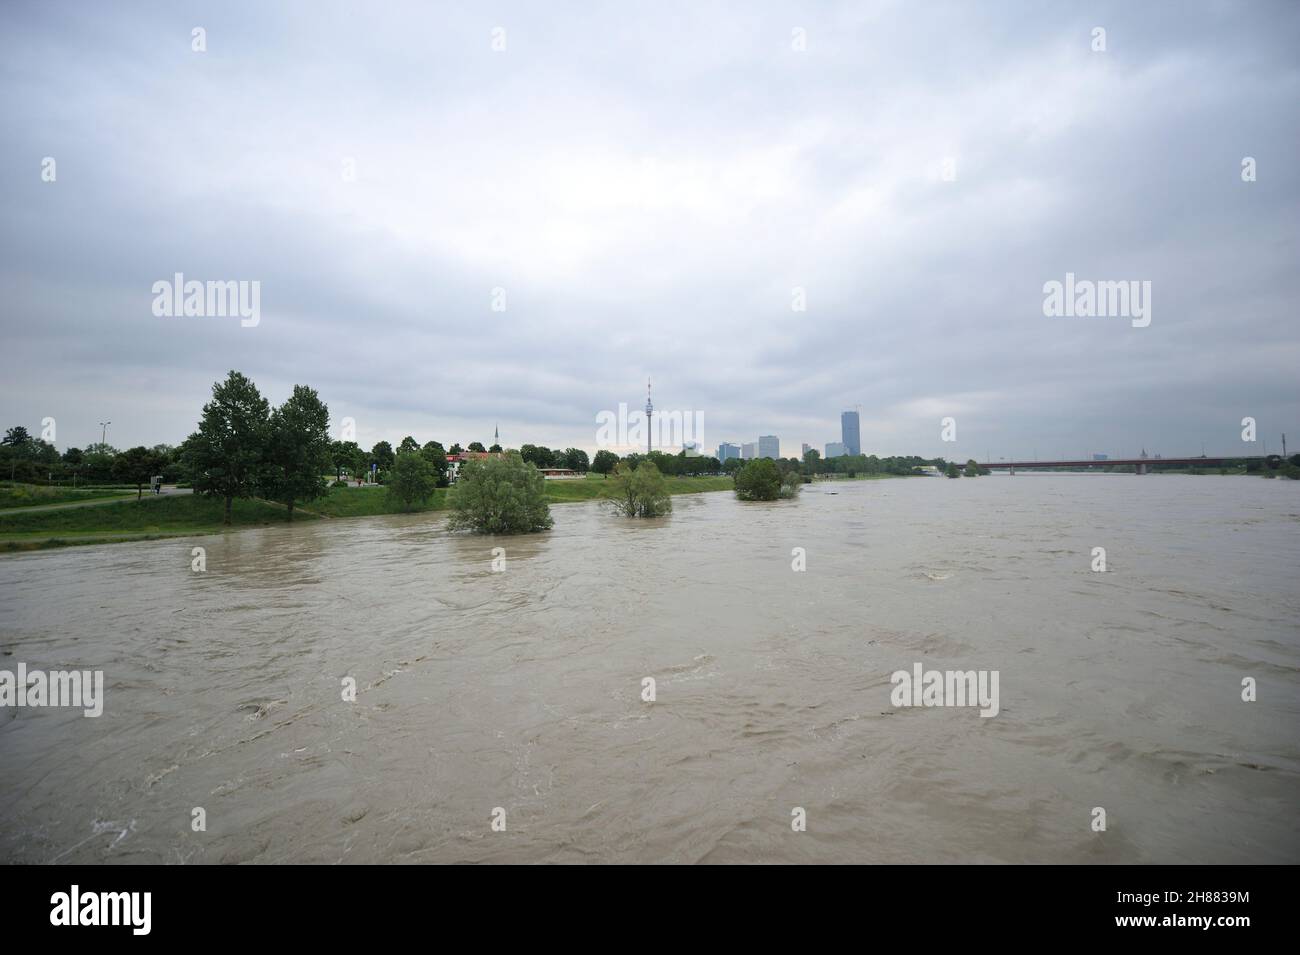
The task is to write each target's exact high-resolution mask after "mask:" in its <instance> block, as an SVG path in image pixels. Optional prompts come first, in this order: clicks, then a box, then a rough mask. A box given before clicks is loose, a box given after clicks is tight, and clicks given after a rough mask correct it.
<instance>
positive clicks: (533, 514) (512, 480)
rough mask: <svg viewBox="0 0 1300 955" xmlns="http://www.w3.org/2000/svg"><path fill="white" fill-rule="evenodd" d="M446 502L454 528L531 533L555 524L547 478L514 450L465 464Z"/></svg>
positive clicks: (451, 525) (496, 532)
mask: <svg viewBox="0 0 1300 955" xmlns="http://www.w3.org/2000/svg"><path fill="white" fill-rule="evenodd" d="M447 503H448V505H449V506H450V507H451V519H450V520H449V521H448V526H449V527H450V528H451V529H452V530H469V531H474V532H475V533H478V534H531V533H533V532H534V531H544V530H546V529H547V528H549V527H550V526H551V524H552V523H553V522H552V520H551V508H550V506H549V505H547V503H546V478H544V477H542V472H541V471H539V470H537V468H535V467H533V465H531V464H528V463H527V462H525V461H524V459H523V458H521V457H520V456H519V454H518V453H517V452H514V451H512V452H510V453H509V454H507V455H505V456H504V457H499V458H487V459H486V460H473V461H466V462H465V463H464V464H462V465H461V469H460V476H459V477H458V478H457V479H456V483H455V484H453V485H452V488H451V491H450V493H449V495H448V498H447Z"/></svg>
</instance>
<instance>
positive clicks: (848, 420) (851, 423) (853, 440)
mask: <svg viewBox="0 0 1300 955" xmlns="http://www.w3.org/2000/svg"><path fill="white" fill-rule="evenodd" d="M840 443H841V444H843V445H844V453H845V454H861V453H862V430H861V428H860V427H859V425H858V413H857V412H856V411H845V412H844V413H843V414H841V415H840Z"/></svg>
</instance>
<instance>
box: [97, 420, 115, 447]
mask: <svg viewBox="0 0 1300 955" xmlns="http://www.w3.org/2000/svg"><path fill="white" fill-rule="evenodd" d="M112 423H113V422H111V421H101V422H100V423H99V449H100V450H101V451H103V450H104V445H105V444H107V443H108V426H109V425H110V424H112Z"/></svg>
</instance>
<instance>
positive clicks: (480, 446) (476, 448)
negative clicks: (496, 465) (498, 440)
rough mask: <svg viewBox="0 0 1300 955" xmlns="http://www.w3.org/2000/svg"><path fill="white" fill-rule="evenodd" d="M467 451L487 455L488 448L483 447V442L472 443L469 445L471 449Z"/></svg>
mask: <svg viewBox="0 0 1300 955" xmlns="http://www.w3.org/2000/svg"><path fill="white" fill-rule="evenodd" d="M465 450H467V451H477V452H478V453H479V454H483V453H485V452H486V451H487V448H485V447H483V442H482V441H471V442H470V443H469V447H468V448H466V449H465Z"/></svg>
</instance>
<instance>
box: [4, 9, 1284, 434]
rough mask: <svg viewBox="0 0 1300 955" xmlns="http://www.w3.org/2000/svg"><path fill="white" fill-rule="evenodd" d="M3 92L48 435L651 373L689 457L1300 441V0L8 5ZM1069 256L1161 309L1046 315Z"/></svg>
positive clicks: (441, 404)
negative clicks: (856, 421)
mask: <svg viewBox="0 0 1300 955" xmlns="http://www.w3.org/2000/svg"><path fill="white" fill-rule="evenodd" d="M196 27H201V28H203V29H204V30H205V31H206V34H205V39H206V47H207V49H206V52H195V51H194V50H193V49H192V46H193V43H194V40H193V34H192V31H193V30H194V28H196ZM1095 27H1102V28H1104V29H1105V31H1106V32H1105V45H1106V49H1105V51H1104V52H1095V51H1094V49H1093V46H1094V45H1095V40H1094V35H1093V30H1094V28H1095ZM497 28H500V30H504V34H502V33H499V32H498V33H496V34H494V30H496V29H497ZM796 31H802V32H796ZM494 38H495V40H496V42H497V45H500V41H501V39H502V38H503V39H504V45H505V49H504V50H494V49H493V46H494ZM800 46H802V47H803V49H799V48H798V47H800ZM0 70H2V71H3V92H2V96H3V99H2V100H0V139H2V140H3V147H2V154H0V162H2V166H0V198H2V200H3V203H2V204H3V209H4V215H3V217H2V218H0V251H2V255H0V293H2V294H0V332H2V333H3V340H4V348H3V352H4V358H3V375H2V376H0V412H2V417H3V421H0V427H8V426H11V425H14V424H23V425H25V426H27V427H28V428H29V429H30V430H32V431H33V432H39V430H40V425H41V419H42V418H45V417H53V418H55V419H56V421H57V427H58V433H57V440H56V444H57V445H58V446H59V447H60V448H61V449H62V448H64V447H67V446H68V445H75V446H83V447H84V446H85V445H86V444H88V443H90V442H92V441H97V440H98V439H99V425H98V422H100V421H102V420H106V419H110V420H111V421H112V422H113V423H112V425H111V426H110V428H109V442H110V443H111V444H114V445H116V446H118V447H126V446H130V445H134V444H141V443H143V444H155V443H159V442H167V443H177V442H179V441H180V440H182V439H183V438H184V437H185V436H186V435H187V434H189V433H190V432H191V431H192V430H193V429H194V426H195V422H196V420H197V417H198V413H199V409H200V407H201V406H202V404H203V402H204V401H206V400H207V398H208V397H209V392H210V388H211V385H212V382H213V381H215V380H216V379H219V378H222V377H224V376H225V374H226V373H227V371H229V370H230V369H232V368H235V369H239V370H240V371H242V372H244V373H245V374H247V375H249V376H250V377H251V378H252V379H253V380H254V381H255V382H256V383H257V384H258V385H259V386H260V388H261V389H262V391H263V393H264V394H265V395H266V396H267V397H268V398H269V399H270V400H271V401H272V402H279V401H282V400H284V398H285V397H286V396H287V395H288V393H289V391H290V389H291V388H292V386H293V385H294V384H296V383H301V384H308V385H311V386H313V387H315V388H316V389H317V390H318V391H319V392H320V394H321V397H322V398H323V399H324V400H325V401H326V402H327V403H328V404H329V407H330V410H331V413H332V417H333V418H334V420H335V422H336V423H337V422H338V421H340V420H341V419H342V418H343V417H344V416H350V417H353V418H355V420H356V427H357V438H358V440H359V441H360V443H362V444H363V445H364V446H366V447H369V446H370V445H371V444H373V443H374V442H375V441H377V440H379V439H381V438H382V439H387V440H389V441H392V442H394V443H396V442H397V441H398V440H400V439H401V437H402V436H403V435H406V434H412V435H414V436H415V437H416V438H417V439H418V440H419V441H421V442H424V441H427V440H430V439H437V440H440V441H442V442H443V443H444V444H447V445H450V444H451V443H452V442H454V441H459V442H461V443H462V444H465V443H468V442H470V441H474V440H479V441H484V442H485V443H486V442H490V441H491V435H492V429H493V426H494V425H495V424H496V423H497V422H499V423H500V428H501V437H502V441H503V443H505V444H507V445H508V446H518V445H520V444H523V443H535V444H546V445H550V446H560V447H563V446H567V445H576V446H579V447H584V448H587V449H589V450H590V449H593V448H594V446H595V444H596V415H597V413H598V412H600V411H602V410H605V409H610V410H614V409H617V407H618V403H619V402H620V401H625V402H628V403H629V404H630V405H631V406H632V407H634V408H635V407H638V406H639V405H640V404H642V403H643V402H644V399H645V381H646V377H647V375H651V376H653V379H654V395H655V403H656V405H657V406H659V407H660V408H664V409H679V410H683V411H699V412H702V413H703V416H704V428H705V431H704V440H705V443H706V445H707V446H708V447H709V448H710V449H712V448H713V447H715V446H716V444H717V443H718V442H719V441H721V440H731V441H737V442H740V441H753V440H755V438H756V437H757V436H758V435H759V434H776V435H779V436H780V438H781V445H782V451H783V453H784V454H787V455H789V454H798V453H799V448H800V443H801V442H804V441H806V442H809V443H811V444H813V445H814V446H816V447H818V448H820V447H821V446H822V445H823V444H824V443H825V442H827V441H831V440H838V438H839V414H840V412H841V411H843V410H845V409H847V408H852V407H855V406H860V409H861V416H862V431H863V434H862V440H863V446H864V450H866V451H868V452H876V453H879V454H903V453H917V454H923V455H926V456H930V455H938V454H942V455H945V456H947V457H956V458H960V459H965V458H967V457H977V458H981V459H982V458H984V457H985V456H986V455H987V454H991V455H992V456H993V457H994V458H996V457H1000V456H1007V457H1010V456H1029V455H1032V454H1035V453H1036V454H1037V455H1038V456H1039V457H1048V456H1055V455H1057V454H1069V455H1074V454H1083V453H1091V452H1109V453H1110V454H1112V455H1118V454H1131V453H1135V452H1136V451H1138V450H1139V449H1140V448H1141V447H1142V446H1146V447H1147V448H1148V449H1149V450H1152V451H1161V452H1164V453H1165V454H1167V455H1172V454H1177V453H1183V454H1185V453H1197V454H1199V453H1200V452H1201V448H1202V445H1203V444H1204V446H1205V447H1206V448H1207V450H1209V451H1210V452H1211V453H1215V452H1224V453H1229V452H1232V453H1243V451H1258V450H1260V446H1258V445H1256V446H1243V445H1242V443H1241V441H1240V432H1241V423H1240V422H1241V419H1242V418H1243V417H1245V416H1247V415H1249V416H1253V417H1255V418H1256V419H1257V420H1258V422H1259V427H1260V432H1261V438H1264V439H1266V440H1267V441H1268V444H1269V450H1274V449H1276V446H1277V445H1278V444H1279V443H1280V441H1279V437H1278V435H1279V433H1280V432H1282V431H1287V432H1288V433H1289V440H1290V443H1291V445H1292V446H1293V447H1300V388H1298V387H1297V383H1298V382H1300V377H1298V376H1297V369H1298V368H1300V331H1298V330H1297V329H1298V321H1300V316H1298V315H1297V294H1296V293H1297V280H1298V279H1300V268H1298V265H1300V245H1298V243H1297V233H1298V232H1300V201H1298V200H1300V175H1298V174H1297V160H1298V159H1300V148H1298V147H1300V123H1298V122H1297V120H1298V119H1300V4H1296V3H1291V2H1281V3H1276V4H1272V3H1264V2H1259V3H1249V4H1239V3H1226V2H1223V3H1217V2H1215V3H1184V2H1179V3H1172V2H1171V3H1166V4H1158V3H1150V4H1148V3H1142V4H1137V3H1132V2H1121V3H1114V4H1106V3H1099V4H1084V3H1059V4H1058V3H1043V2H1032V3H982V4H978V5H977V4H974V3H969V2H954V3H926V2H909V3H892V2H883V3H865V2H858V3H844V4H833V3H808V4H793V3H750V2H743V3H742V2H735V3H730V4H702V3H688V2H684V3H671V2H662V0H657V2H654V3H642V4H630V3H610V4H602V5H596V4H590V3H580V4H572V5H562V4H552V3H547V4H545V5H542V4H523V3H520V4H490V3H489V4H458V5H455V6H453V5H451V4H447V5H432V4H425V3H419V4H410V5H409V6H408V5H406V4H398V3H387V2H386V3H359V2H358V3H321V2H310V3H306V2H303V3H285V2H276V3H252V2H250V3H239V2H224V3H221V4H210V3H202V4H200V3H195V4H186V3H176V2H167V3H156V4H111V5H109V4H99V3H83V4H76V3H59V4H49V3H39V4H38V3H21V2H14V0H6V2H5V3H4V4H3V5H2V6H0ZM46 157H53V158H54V159H55V161H56V167H55V169H56V179H55V181H53V182H47V181H43V178H42V163H43V160H44V159H45V158H46ZM1244 157H1253V158H1254V159H1255V161H1256V176H1257V179H1256V181H1254V182H1243V180H1242V160H1243V158H1244ZM946 159H951V160H952V163H951V166H949V167H947V168H948V169H951V170H953V171H955V178H953V179H952V181H946V179H945V175H944V172H945V165H944V161H945V160H946ZM349 160H351V161H352V163H354V166H353V167H352V168H355V178H354V179H353V180H352V181H349V179H348V178H347V176H346V174H345V173H346V170H347V169H348V168H349V167H348V161H349ZM176 272H181V273H183V274H184V275H185V277H186V278H187V279H198V280H203V281H206V280H244V281H258V282H260V283H261V314H260V323H259V324H258V325H257V326H256V327H247V328H246V327H241V324H240V322H239V320H238V318H229V317H227V318H222V317H202V318H193V317H191V318H175V317H173V318H165V317H164V318H160V317H156V316H155V315H154V314H153V311H152V309H151V304H152V302H153V297H154V296H153V292H152V286H153V283H155V282H156V281H159V280H170V279H171V277H172V275H173V274H174V273H176ZM1066 272H1073V273H1075V275H1076V276H1077V277H1078V278H1079V279H1093V280H1139V281H1150V282H1151V287H1152V302H1151V305H1152V309H1151V322H1150V325H1149V326H1147V327H1145V328H1135V327H1133V325H1132V323H1131V322H1130V321H1129V320H1128V319H1127V318H1123V317H1119V318H1105V319H1099V318H1094V319H1084V318H1049V317H1045V316H1044V314H1043V299H1044V294H1043V285H1044V283H1045V282H1049V281H1052V280H1057V281H1063V280H1064V278H1065V274H1066ZM498 288H499V289H504V290H505V311H494V310H493V307H492V306H493V290H494V289H498ZM796 288H802V289H804V290H805V292H804V295H805V296H806V302H807V310H806V311H802V312H799V311H794V310H793V309H792V302H793V296H794V295H795V293H794V292H793V290H794V289H796ZM498 301H499V300H498ZM946 416H951V417H953V418H955V419H956V422H957V438H958V440H957V442H956V443H955V444H949V443H945V442H943V441H942V440H940V419H941V418H943V417H946Z"/></svg>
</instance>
